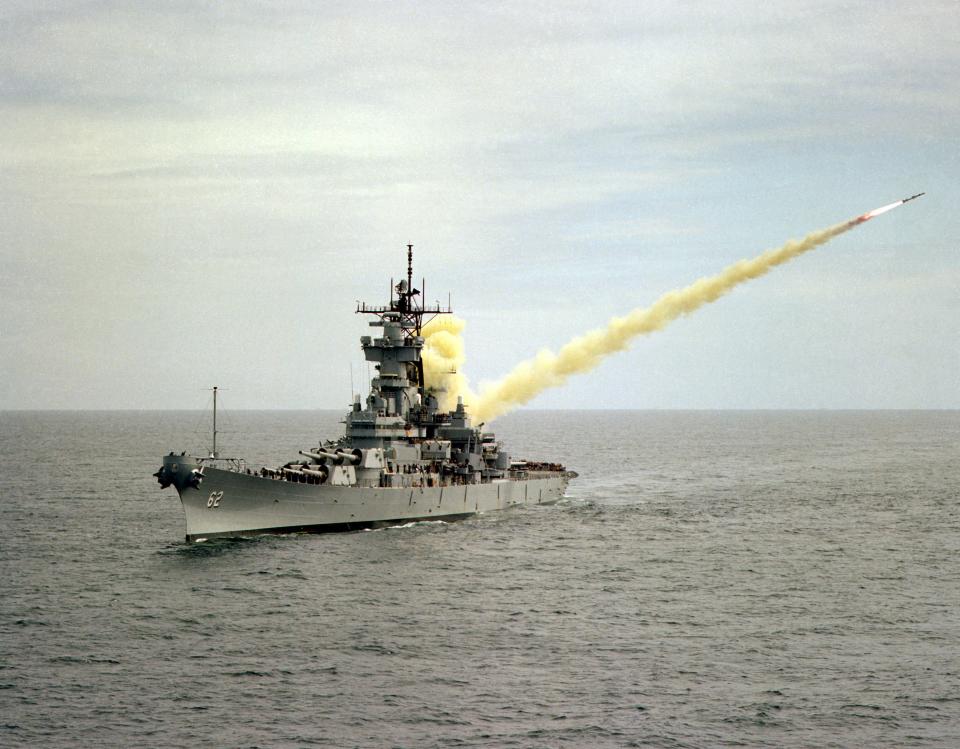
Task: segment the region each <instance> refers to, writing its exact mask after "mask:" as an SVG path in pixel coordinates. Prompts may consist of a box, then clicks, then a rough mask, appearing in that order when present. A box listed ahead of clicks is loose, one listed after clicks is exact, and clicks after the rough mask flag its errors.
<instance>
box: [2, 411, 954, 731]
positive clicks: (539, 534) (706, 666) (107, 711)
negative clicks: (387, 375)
mask: <svg viewBox="0 0 960 749" xmlns="http://www.w3.org/2000/svg"><path fill="white" fill-rule="evenodd" d="M339 418H340V414H331V413H315V412H311V413H306V412H303V413H299V412H296V413H291V412H284V413H273V412H271V413H256V412H240V413H233V414H232V415H230V419H229V421H228V422H227V425H226V427H225V433H224V434H223V435H222V439H221V445H222V446H223V449H224V450H225V451H227V452H235V453H237V454H241V455H243V456H245V457H247V458H248V459H249V460H251V461H253V462H258V463H259V462H265V463H267V464H270V465H274V464H277V463H278V462H279V461H282V460H286V459H287V458H289V457H291V456H293V455H295V453H296V449H297V448H300V447H304V446H307V445H310V444H314V443H315V442H316V439H317V437H319V436H333V435H336V434H337V433H338V432H339V429H340V428H341V427H339V425H338V424H337V421H338V420H339ZM0 419H2V424H0V456H2V467H0V502H2V505H0V508H2V514H0V517H2V530H3V535H2V542H0V543H2V545H0V578H2V579H0V745H3V746H31V747H46V746H50V747H75V746H94V745H96V746H117V747H134V746H137V747H139V746H144V747H155V746H189V747H223V746H238V747H246V746H249V747H252V746H262V747H267V746H269V747H275V746H321V747H626V746H656V747H714V746H751V747H754V746H768V747H809V746H818V747H819V746H842V747H853V746H868V745H873V746H923V747H932V746H939V747H956V746H960V554H958V552H960V520H958V509H960V507H958V505H960V501H958V500H960V496H958V494H960V489H958V487H960V468H958V465H960V460H958V458H960V449H958V445H960V413H958V412H940V413H936V412H924V413H918V412H884V413H822V412H816V413H786V412H775V413H770V412H759V413H737V412H734V413H730V412H723V413H710V412H649V413H648V412H620V413H615V412H587V413H582V412H581V413H574V412H529V413H522V414H513V415H511V416H509V417H505V418H503V419H502V420H501V421H499V422H498V423H497V425H496V426H497V429H498V432H499V435H500V436H501V437H502V438H503V439H504V440H505V441H506V442H507V443H508V447H509V448H510V449H511V451H512V452H513V454H514V455H515V456H516V457H527V458H531V459H534V458H541V459H547V460H560V461H563V462H565V463H566V464H567V465H568V466H569V467H571V468H573V469H575V470H577V471H579V472H580V478H579V479H578V480H577V481H575V482H574V483H573V484H571V487H570V491H569V499H568V500H566V501H565V502H563V503H561V504H560V505H556V506H553V507H535V508H530V509H520V510H514V511H510V512H506V513H502V514H493V515H487V516H482V517H479V518H476V519H472V520H468V521H464V522H461V523H456V524H451V525H446V524H442V523H430V524H420V525H416V526H412V527H405V528H396V529H388V530H381V531H372V532H363V533H353V534H344V535H326V536H303V535H301V536H286V537H262V538H258V539H254V540H243V541H222V542H211V543H207V544H203V545H198V546H193V547H189V546H186V545H185V544H183V543H182V538H183V532H184V529H183V519H182V513H181V510H180V506H179V500H178V499H177V497H176V495H175V493H173V491H172V490H167V491H163V492H162V491H160V490H159V488H158V487H157V485H156V483H155V481H154V479H153V478H152V477H151V476H150V474H151V473H152V472H153V471H155V470H156V469H157V467H158V466H159V465H160V462H159V457H160V455H161V454H162V453H165V452H168V451H169V450H171V449H177V450H178V451H179V450H180V449H183V448H193V447H200V446H202V445H203V444H204V439H205V438H204V437H203V435H202V429H204V428H205V427H204V425H203V421H202V417H201V416H199V415H198V414H195V413H131V412H122V413H49V412H47V413H10V412H7V413H3V414H0ZM198 429H200V430H201V432H200V433H199V434H198Z"/></svg>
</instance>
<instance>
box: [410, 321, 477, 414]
mask: <svg viewBox="0 0 960 749" xmlns="http://www.w3.org/2000/svg"><path fill="white" fill-rule="evenodd" d="M465 325H466V323H465V322H464V321H463V320H461V319H460V318H459V317H455V316H454V315H438V316H437V317H435V318H433V319H432V320H431V321H430V322H428V323H427V324H426V325H424V326H423V329H422V330H421V335H423V337H424V338H425V339H426V340H425V341H424V345H423V351H422V353H421V358H422V359H423V375H424V380H425V381H426V386H427V388H428V389H432V390H433V391H434V395H436V396H437V399H438V400H439V401H440V410H441V411H449V410H450V409H452V408H455V407H456V405H457V396H461V395H462V396H463V399H464V400H465V401H466V402H467V403H472V402H473V401H474V400H476V396H474V395H473V393H472V392H471V391H470V387H469V384H468V381H467V377H466V375H464V374H463V373H462V372H461V371H460V367H461V366H462V365H463V362H464V361H465V360H466V353H465V352H464V346H463V338H461V337H460V334H461V333H462V332H463V328H464V326H465Z"/></svg>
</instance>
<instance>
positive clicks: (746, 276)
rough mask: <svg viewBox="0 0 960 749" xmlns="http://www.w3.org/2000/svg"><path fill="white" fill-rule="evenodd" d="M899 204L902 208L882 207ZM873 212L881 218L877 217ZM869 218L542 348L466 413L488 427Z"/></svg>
mask: <svg viewBox="0 0 960 749" xmlns="http://www.w3.org/2000/svg"><path fill="white" fill-rule="evenodd" d="M897 205H900V203H896V204H891V205H890V206H884V208H886V209H889V208H894V207H896V206H897ZM881 210H882V209H877V211H881ZM871 213H874V214H876V215H879V213H877V212H871ZM871 213H867V214H864V215H862V216H859V217H858V218H855V219H852V220H850V221H846V222H844V223H842V224H837V225H836V226H831V227H830V228H828V229H822V230H820V231H816V232H813V233H812V234H808V235H807V236H806V237H804V238H803V239H801V240H790V241H789V242H787V243H786V244H785V245H783V246H782V247H779V248H777V249H773V250H767V251H766V252H764V253H763V254H762V255H759V256H757V257H755V258H753V259H752V260H740V261H739V262H736V263H734V264H733V265H731V266H729V267H728V268H725V269H724V270H723V271H721V272H720V273H718V274H717V275H715V276H709V277H706V278H701V279H700V280H698V281H695V282H694V283H692V284H690V285H689V286H687V287H685V288H682V289H677V290H675V291H670V292H667V293H666V294H664V295H663V296H661V297H660V298H659V299H658V300H657V301H656V302H654V303H653V304H652V305H651V306H650V307H638V308H637V309H635V310H633V311H632V312H630V313H629V314H628V315H626V316H625V317H614V318H613V319H611V320H610V322H609V323H607V326H606V327H605V328H602V329H599V330H594V331H591V332H589V333H587V334H585V335H582V336H579V337H577V338H574V339H573V340H572V341H570V342H569V343H568V344H566V345H565V346H564V347H563V348H561V349H560V353H558V354H555V353H553V352H552V351H549V350H546V349H544V350H542V351H540V352H539V353H538V354H537V355H536V356H535V357H534V358H533V359H528V360H527V361H524V362H521V363H520V364H518V365H517V366H516V367H514V369H513V370H512V371H511V372H510V373H509V374H507V375H506V376H505V377H503V378H502V379H501V380H498V381H497V382H494V383H491V384H489V385H485V386H484V387H483V388H482V389H481V393H480V396H479V397H476V396H473V397H468V395H467V394H466V392H461V393H460V394H463V395H464V400H465V401H466V402H468V404H469V405H472V408H471V409H470V410H471V412H472V414H473V418H474V420H475V421H483V422H489V421H491V420H492V419H494V418H496V417H497V416H501V415H503V414H505V413H506V412H508V411H511V410H513V409H514V408H516V407H517V406H520V405H522V404H524V403H526V402H527V401H529V400H531V399H532V398H534V397H535V396H536V395H538V394H540V393H541V392H543V391H544V390H546V389H547V388H551V387H558V386H560V385H563V384H564V383H565V382H566V381H567V378H568V377H569V376H570V375H574V374H582V373H584V372H589V371H590V370H591V369H593V368H594V367H596V366H597V365H598V364H600V362H601V361H602V360H603V359H604V358H605V357H607V356H609V355H610V354H612V353H614V352H616V351H622V350H623V349H625V348H626V347H627V346H628V344H629V343H630V341H631V340H632V339H633V338H635V337H636V336H639V335H643V334H645V333H652V332H653V331H656V330H660V329H661V328H663V327H665V326H666V325H667V324H669V323H670V322H672V321H673V320H675V319H677V318H678V317H680V316H681V315H689V314H690V313H691V312H693V311H694V310H696V309H699V308H700V307H702V306H703V305H704V304H708V303H710V302H713V301H715V300H717V299H718V298H720V297H721V296H723V295H724V294H726V293H727V292H729V291H731V290H732V289H733V288H734V287H735V286H738V285H739V284H741V283H743V282H745V281H749V280H750V279H753V278H757V277H759V276H762V275H764V274H766V273H768V272H769V271H770V270H772V269H773V268H775V267H776V266H778V265H781V264H782V263H785V262H787V261H788V260H792V259H793V258H795V257H797V256H798V255H802V254H803V253H804V252H807V251H809V250H812V249H813V248H815V247H818V246H820V245H822V244H823V243H825V242H828V241H829V240H831V239H833V238H834V237H836V236H837V235H839V234H843V233H844V232H845V231H848V230H850V229H852V228H853V227H854V226H857V225H858V224H861V223H863V222H864V221H867V220H868V219H870V218H873V215H871ZM454 337H456V336H455V335H454ZM460 353H461V354H462V344H461V347H460ZM461 362H462V360H461ZM454 401H455V398H454Z"/></svg>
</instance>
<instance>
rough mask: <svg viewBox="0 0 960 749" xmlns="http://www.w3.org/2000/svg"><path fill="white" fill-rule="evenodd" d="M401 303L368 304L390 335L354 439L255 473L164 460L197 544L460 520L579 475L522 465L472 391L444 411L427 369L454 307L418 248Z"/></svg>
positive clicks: (358, 412) (546, 497)
mask: <svg viewBox="0 0 960 749" xmlns="http://www.w3.org/2000/svg"><path fill="white" fill-rule="evenodd" d="M421 285H422V284H421ZM390 289H391V293H390V301H389V303H388V304H386V305H382V306H370V305H367V304H366V303H358V305H357V309H356V312H357V313H358V314H362V315H368V316H370V317H372V318H374V319H372V320H371V321H370V326H372V327H375V328H379V329H381V330H380V333H381V334H380V335H379V336H376V337H374V336H362V337H361V338H360V345H361V347H362V349H363V352H364V357H365V359H366V360H367V361H368V362H370V363H372V364H373V366H374V368H375V370H376V373H377V374H376V376H374V377H372V378H371V381H370V394H369V395H368V396H367V398H366V401H365V402H362V401H361V398H360V396H359V395H357V396H355V399H354V402H353V404H352V407H351V409H350V411H349V412H348V413H347V415H346V419H345V422H344V423H345V425H346V426H345V429H344V435H343V436H342V437H340V438H339V439H336V440H321V441H320V442H319V444H318V445H317V446H316V447H310V448H308V449H306V450H298V456H299V457H298V458H297V459H296V460H293V461H290V462H288V463H286V464H285V465H282V466H278V467H276V468H272V467H266V466H264V467H260V468H251V467H250V466H249V465H248V464H247V462H246V461H245V460H244V459H242V458H227V457H221V456H220V454H219V452H218V451H217V444H216V436H217V429H216V395H217V390H216V388H214V408H213V413H214V427H213V448H212V449H211V450H210V451H209V454H206V455H199V456H188V455H187V454H186V452H180V453H175V452H171V453H170V454H168V455H166V456H164V458H163V465H162V466H161V467H160V469H159V470H158V471H157V472H156V473H155V474H153V475H154V476H155V477H156V478H157V481H158V482H159V484H160V487H161V488H162V489H166V488H167V487H170V486H173V487H174V488H175V489H176V491H177V493H178V494H179V495H180V500H181V503H182V505H183V511H184V516H185V518H186V540H187V542H188V543H194V542H199V541H205V540H207V539H212V538H224V537H235V536H251V535H260V534H265V533H323V532H335V531H354V530H362V529H367V528H378V527H386V526H394V525H403V524H407V523H412V522H419V521H425V520H443V521H452V520H459V519H462V518H465V517H469V516H471V515H476V514H479V513H484V512H491V511H495V510H503V509H507V508H509V507H514V506H519V505H533V504H551V503H554V502H557V501H558V500H559V499H561V498H562V497H563V495H564V492H565V490H566V487H567V484H568V482H569V480H570V479H571V478H574V477H575V476H576V473H574V472H573V471H568V470H567V469H566V468H565V467H564V466H562V465H560V464H557V463H548V462H543V461H528V460H513V459H512V458H511V456H510V454H509V453H507V452H506V451H505V450H504V448H503V445H502V444H501V443H500V442H499V441H497V438H496V435H495V434H493V433H492V432H486V431H483V426H484V425H483V424H480V425H478V426H473V423H472V420H471V417H470V414H469V413H468V410H467V407H466V406H465V405H464V403H463V400H462V398H460V399H458V402H457V404H456V407H455V408H453V409H451V410H447V411H443V410H441V408H440V400H439V396H441V395H442V393H441V392H438V389H437V388H435V387H432V386H431V383H429V382H427V381H426V378H425V376H424V362H423V359H422V353H423V348H424V344H425V337H424V335H423V327H424V325H426V324H427V323H428V322H429V321H430V320H432V319H433V318H435V317H436V316H438V315H446V314H450V313H452V309H451V307H450V305H449V303H448V304H447V306H446V307H442V306H441V305H440V304H439V303H437V304H436V305H434V306H432V307H426V306H424V304H423V301H422V296H421V294H420V291H419V290H417V289H415V288H413V247H412V246H411V245H408V246H407V277H406V279H405V280H400V282H399V283H397V284H396V285H394V283H393V281H391V282H390Z"/></svg>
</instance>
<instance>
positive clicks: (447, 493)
mask: <svg viewBox="0 0 960 749" xmlns="http://www.w3.org/2000/svg"><path fill="white" fill-rule="evenodd" d="M179 460H180V461H183V458H180V459H179ZM196 467H197V466H196V464H186V463H183V462H180V464H179V465H178V466H177V468H178V469H179V471H180V472H182V473H183V474H187V473H189V471H190V470H192V469H193V468H196ZM567 482H568V477H567V476H566V475H564V474H563V473H557V472H544V473H543V475H542V476H538V475H531V476H530V477H528V478H527V479H525V480H522V481H513V480H508V479H504V480H499V481H492V482H490V483H477V484H453V485H449V486H433V487H431V486H409V487H358V486H330V485H322V484H306V483H298V482H292V481H284V480H278V479H274V478H270V477H262V476H260V475H256V474H253V475H251V474H248V473H245V472H239V471H235V470H223V469H221V468H216V467H214V466H212V465H206V466H204V468H203V480H202V481H201V482H200V485H199V487H198V488H193V487H192V486H189V485H184V484H182V483H181V482H175V483H176V485H177V491H178V492H179V494H180V500H181V502H182V503H183V510H184V515H185V517H186V524H187V529H186V531H187V532H186V540H187V542H191V543H192V542H196V541H203V540H206V539H211V538H224V537H235V536H252V535H259V534H265V533H296V532H309V533H329V532H338V531H354V530H362V529H365V528H377V527H384V526H390V525H401V524H405V523H411V522H417V521H421V520H446V521H453V520H459V519H462V518H465V517H469V516H470V515H476V514H478V513H482V512H491V511H494V510H503V509H506V508H508V507H514V506H517V505H535V504H551V503H554V502H557V501H558V500H559V499H561V498H562V497H563V494H564V491H565V490H566V487H567Z"/></svg>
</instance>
